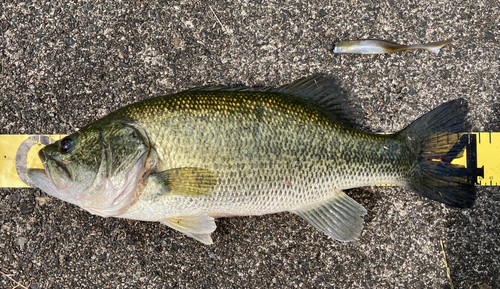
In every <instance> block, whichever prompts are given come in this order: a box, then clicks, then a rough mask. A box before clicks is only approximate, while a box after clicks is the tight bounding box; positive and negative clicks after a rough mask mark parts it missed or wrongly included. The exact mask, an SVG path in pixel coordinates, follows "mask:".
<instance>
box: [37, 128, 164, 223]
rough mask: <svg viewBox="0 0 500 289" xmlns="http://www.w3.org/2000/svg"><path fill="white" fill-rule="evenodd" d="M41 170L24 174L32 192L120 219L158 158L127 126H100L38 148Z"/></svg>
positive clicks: (141, 135) (142, 133)
mask: <svg viewBox="0 0 500 289" xmlns="http://www.w3.org/2000/svg"><path fill="white" fill-rule="evenodd" d="M39 157H40V159H41V161H42V163H43V167H44V168H43V169H28V177H29V179H30V182H31V185H32V186H33V187H37V188H40V189H41V190H43V191H45V192H46V193H47V194H49V195H51V196H54V197H56V198H58V199H61V200H63V201H65V202H68V203H72V204H75V205H77V206H79V207H81V208H83V209H85V210H87V211H89V212H91V213H93V214H96V215H100V216H104V217H108V216H119V215H120V214H122V213H123V212H124V211H126V209H127V208H128V207H129V206H130V204H131V202H132V200H133V198H134V195H135V194H136V192H137V190H138V188H140V186H141V184H142V182H143V179H144V178H145V177H146V175H147V174H148V172H149V170H151V169H152V168H153V167H155V164H156V153H155V151H154V149H151V144H150V141H149V138H148V136H147V134H146V133H145V130H144V129H142V128H141V127H139V126H138V125H136V124H134V123H133V122H131V121H123V120H121V121H110V120H109V119H108V120H105V121H102V120H101V121H98V122H96V123H93V124H91V125H89V126H87V127H84V128H82V129H81V130H80V131H78V132H76V133H74V134H72V135H69V136H67V137H65V138H63V139H61V140H59V141H57V142H55V143H53V144H51V145H48V146H46V147H44V148H42V149H41V150H40V152H39Z"/></svg>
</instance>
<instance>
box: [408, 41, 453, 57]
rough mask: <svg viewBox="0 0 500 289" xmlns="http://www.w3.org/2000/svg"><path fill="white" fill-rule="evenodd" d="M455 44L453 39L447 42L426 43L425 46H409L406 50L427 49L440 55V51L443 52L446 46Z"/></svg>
mask: <svg viewBox="0 0 500 289" xmlns="http://www.w3.org/2000/svg"><path fill="white" fill-rule="evenodd" d="M453 42H454V41H453V39H451V40H446V41H437V42H429V43H425V44H416V45H409V46H408V47H406V48H405V49H404V50H414V49H426V50H429V51H432V52H434V53H436V54H439V51H440V50H441V48H443V47H445V46H446V45H448V44H451V43H453Z"/></svg>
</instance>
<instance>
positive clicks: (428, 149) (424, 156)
mask: <svg viewBox="0 0 500 289" xmlns="http://www.w3.org/2000/svg"><path fill="white" fill-rule="evenodd" d="M467 112H468V106H467V102H466V101H465V100H464V99H456V100H453V101H450V102H447V103H444V104H442V105H440V106H439V107H437V108H435V109H434V110H432V111H430V112H429V113H427V114H425V115H423V116H422V117H420V118H419V119H417V120H416V121H414V122H413V123H412V124H410V125H409V126H408V127H406V128H405V129H403V130H402V131H400V132H399V133H398V134H399V135H400V136H401V137H402V138H403V139H405V141H406V143H407V144H408V146H409V148H410V149H411V150H412V151H415V152H417V153H418V157H417V160H416V163H415V164H414V165H413V168H412V170H411V171H410V172H409V174H408V176H407V177H406V186H407V188H409V189H411V190H413V191H415V192H416V193H418V194H420V195H422V196H424V197H427V198H429V199H432V200H436V201H438V202H441V203H444V204H447V205H450V206H455V207H460V208H470V207H472V205H473V204H474V201H475V199H476V189H475V186H474V184H471V183H469V182H468V181H467V174H464V173H463V172H464V170H463V166H459V165H454V164H451V161H452V160H453V159H448V158H447V157H446V156H447V154H448V155H450V151H452V150H453V149H454V146H455V143H448V141H447V136H448V134H447V133H453V132H465V131H468V123H467V122H466V120H465V117H466V115H467ZM458 153H459V152H458V151H457V152H454V153H452V154H451V155H457V154H458Z"/></svg>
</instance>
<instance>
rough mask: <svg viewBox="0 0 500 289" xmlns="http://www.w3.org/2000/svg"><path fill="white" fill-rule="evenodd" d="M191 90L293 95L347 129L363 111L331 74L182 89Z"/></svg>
mask: <svg viewBox="0 0 500 289" xmlns="http://www.w3.org/2000/svg"><path fill="white" fill-rule="evenodd" d="M193 91H212V92H213V91H227V92H246V91H251V92H272V93H283V94H288V95H293V96H296V97H299V98H301V99H304V100H306V101H308V102H309V103H312V104H313V105H314V106H316V107H317V108H318V109H319V110H320V111H322V112H323V113H325V114H326V115H327V116H329V117H330V118H331V119H333V120H334V121H335V123H337V124H339V125H342V126H345V127H351V128H359V127H360V125H359V124H358V123H357V121H358V120H360V119H363V114H362V113H361V110H360V109H359V106H356V104H355V102H354V101H353V97H352V93H351V92H350V90H349V89H348V88H347V87H346V86H345V85H343V83H342V80H340V79H339V78H337V77H334V76H332V75H323V74H314V75H311V76H309V77H305V78H300V79H297V80H296V81H294V82H292V83H290V84H286V85H283V86H280V87H278V88H266V89H263V88H253V87H246V86H240V87H230V86H223V85H217V86H203V87H195V88H191V89H189V90H186V91H183V92H182V93H184V92H193Z"/></svg>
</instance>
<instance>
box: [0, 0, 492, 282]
mask: <svg viewBox="0 0 500 289" xmlns="http://www.w3.org/2000/svg"><path fill="white" fill-rule="evenodd" d="M2 2H3V3H2V4H1V8H0V134H59V133H60V134H67V133H71V132H73V131H75V130H77V129H78V128H79V127H82V126H84V125H86V124H88V123H90V122H92V121H95V120H97V119H99V118H100V117H102V116H104V115H106V114H107V113H109V112H111V111H113V110H116V109H117V108H120V107H122V106H125V105H127V104H130V103H132V102H135V101H139V100H142V99H146V98H149V97H153V96H159V95H163V94H169V93H173V92H177V91H181V90H184V89H188V88H192V87H196V86H201V85H216V84H226V85H246V86H257V87H273V86H279V85H282V84H286V83H289V82H291V81H293V80H295V79H297V78H300V77H304V76H308V75H311V74H313V73H325V74H331V75H335V76H337V77H339V78H340V79H341V80H342V81H343V82H344V83H345V85H346V86H347V87H349V88H350V89H351V90H352V92H353V94H354V96H355V98H357V99H358V100H359V101H358V103H359V106H360V108H361V110H362V111H363V113H364V117H365V118H364V119H363V120H360V122H362V123H363V124H364V125H365V126H366V127H368V128H370V130H371V131H375V132H394V131H397V130H399V129H402V128H404V127H405V126H406V125H408V124H409V123H410V122H411V121H413V120H415V119H416V118H417V117H419V116H420V115H422V114H424V113H426V112H428V111H429V110H431V109H432V108H434V107H436V106H438V105H439V104H441V103H443V102H445V101H447V100H452V99H456V98H464V99H466V100H467V101H468V102H469V105H470V110H471V112H470V114H469V121H470V123H471V125H472V130H473V131H486V132H488V131H497V132H500V115H499V112H500V110H499V109H500V106H499V97H500V53H499V51H500V3H499V2H498V1H492V0H479V1H464V0H453V1H448V0H443V1H416V2H415V1H408V0H403V1H393V0H387V1H359V0H346V1H318V0H311V1H295V0H282V1H279V0H270V1H261V0H257V1H248V0H234V1H229V0H227V1H187V0H183V1H156V0H151V1H140V0H139V1H120V0H118V1H102V0H97V1H74V0H69V1H50V0H47V1H42V0H35V1H30V0H27V1H9V0H7V1H2ZM358 38H378V39H384V40H390V41H393V42H397V43H401V44H418V43H424V42H429V41H441V40H447V39H454V40H455V43H453V44H451V45H449V46H446V47H444V48H443V49H442V50H441V52H440V53H439V55H435V54H434V53H432V52H429V51H411V52H400V53H394V54H385V55H348V54H343V55H339V54H333V53H332V52H331V51H329V49H330V48H331V44H332V43H333V42H334V41H344V40H353V39H358ZM0 157H1V156H0ZM499 192H500V190H499V188H498V187H482V188H479V190H478V198H477V202H476V205H475V206H474V207H473V208H472V209H457V208H451V207H448V206H446V205H442V204H439V203H436V202H433V201H429V200H427V199H424V198H423V197H420V196H418V195H416V194H414V193H411V192H409V191H407V190H405V189H402V188H398V187H368V188H359V189H353V190H350V191H348V192H347V193H348V194H349V195H350V196H352V197H353V198H354V199H355V200H357V201H358V202H360V203H361V204H363V205H364V206H365V207H366V208H367V210H368V214H367V215H366V216H365V222H366V225H365V228H364V229H363V232H362V234H361V237H360V239H359V240H358V241H355V242H351V243H341V242H337V241H335V240H332V239H330V238H328V237H327V236H326V235H324V234H323V233H322V232H319V231H317V230H316V229H314V228H313V227H312V226H310V225H308V224H307V223H306V222H305V221H303V220H302V219H300V218H299V217H298V216H296V215H293V214H290V213H280V214H275V215H266V216H250V217H238V218H224V219H219V220H217V222H216V223H217V226H218V228H217V230H216V231H215V233H214V234H213V235H212V237H213V240H214V245H211V246H205V245H202V244H201V243H199V242H197V241H195V240H193V239H190V238H188V237H185V236H184V235H182V234H180V233H178V232H175V231H173V230H171V229H169V228H167V227H165V226H163V225H161V224H159V223H147V222H139V221H129V220H123V219H113V218H107V219H105V218H101V217H97V216H93V215H91V214H90V213H88V212H86V211H83V210H81V209H79V208H77V207H75V206H73V205H70V204H66V203H63V202H61V201H59V200H56V199H54V198H50V197H48V196H47V195H46V194H44V193H43V192H41V191H40V190H36V189H13V188H8V189H0V228H1V229H0V272H1V276H0V287H1V288H31V289H37V288H450V282H449V279H448V277H447V271H446V267H445V265H444V264H443V250H442V249H441V245H440V240H442V242H443V245H444V249H445V250H444V251H445V253H446V256H447V261H448V268H449V270H450V273H451V279H452V282H453V284H454V286H455V288H479V289H486V288H500V240H499V237H500V212H499V206H500V196H499Z"/></svg>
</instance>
